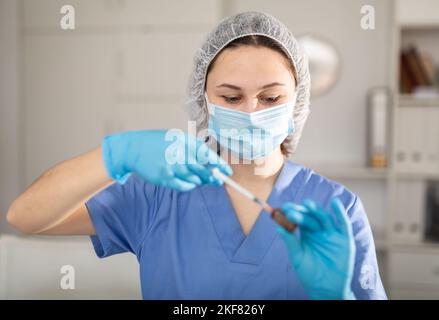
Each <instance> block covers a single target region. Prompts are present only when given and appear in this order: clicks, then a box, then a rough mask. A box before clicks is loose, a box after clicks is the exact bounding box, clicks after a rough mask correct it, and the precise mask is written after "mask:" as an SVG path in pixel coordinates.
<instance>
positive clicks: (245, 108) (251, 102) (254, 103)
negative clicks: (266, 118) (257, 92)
mask: <svg viewBox="0 0 439 320" xmlns="http://www.w3.org/2000/svg"><path fill="white" fill-rule="evenodd" d="M257 109H258V99H248V100H247V101H245V103H243V104H242V106H241V108H240V111H242V112H247V113H251V112H254V111H256V110H257Z"/></svg>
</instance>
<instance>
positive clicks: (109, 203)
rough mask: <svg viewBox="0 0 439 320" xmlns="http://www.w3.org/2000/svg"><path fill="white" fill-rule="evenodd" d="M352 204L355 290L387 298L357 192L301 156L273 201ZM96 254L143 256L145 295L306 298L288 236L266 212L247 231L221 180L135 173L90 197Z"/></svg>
mask: <svg viewBox="0 0 439 320" xmlns="http://www.w3.org/2000/svg"><path fill="white" fill-rule="evenodd" d="M334 196H337V197H339V198H340V199H341V200H342V202H343V203H344V205H345V207H346V208H347V212H348V215H349V217H350V220H351V223H352V226H353V231H354V235H355V243H356V248H357V250H356V259H355V271H354V277H353V281H352V289H353V292H354V294H355V296H356V298H357V299H385V298H386V294H385V291H384V289H383V286H382V283H381V280H380V277H379V272H378V266H377V260H376V253H375V246H374V241H373V237H372V232H371V229H370V225H369V222H368V220H367V217H366V213H365V210H364V208H363V205H362V203H361V201H360V199H359V198H358V196H356V195H355V194H353V193H352V192H351V191H349V190H348V189H346V188H345V187H343V186H342V185H340V184H338V183H336V182H334V181H331V180H329V179H326V178H324V177H322V176H321V175H319V174H317V173H316V172H314V171H313V170H311V169H308V168H306V167H304V166H302V165H300V164H298V163H295V162H292V161H286V162H285V164H284V166H283V168H282V170H281V172H280V174H279V176H278V178H277V180H276V183H275V185H274V187H273V189H272V192H271V194H270V195H269V198H268V202H269V203H270V204H271V205H272V206H274V207H280V206H281V205H282V204H283V203H284V202H287V201H292V202H296V203H302V202H303V200H304V199H306V198H310V199H313V200H315V201H316V202H317V203H319V204H320V205H321V206H323V207H326V208H329V201H330V199H331V198H332V197H334ZM86 205H87V208H88V211H89V214H90V217H91V219H92V222H93V225H94V227H95V229H96V235H95V236H92V237H91V240H92V243H93V245H94V248H95V251H96V253H97V255H98V256H99V257H101V258H102V257H108V256H111V255H113V254H117V253H122V252H132V253H134V254H135V255H136V256H137V259H138V261H139V263H140V279H141V287H142V294H143V298H144V299H307V295H306V293H305V291H304V289H303V287H302V285H301V283H300V279H299V278H298V276H297V274H296V273H295V271H294V268H293V267H292V266H291V264H290V262H289V260H288V256H287V250H286V246H285V243H284V242H283V240H282V239H281V237H280V236H279V235H278V233H277V232H276V226H277V225H276V224H275V222H274V221H273V220H272V219H271V218H270V216H269V215H268V214H265V213H262V214H260V215H259V216H258V218H257V220H256V222H255V224H254V226H253V228H252V229H251V231H250V233H249V234H248V235H247V236H245V235H244V233H243V231H242V229H241V226H240V223H239V220H238V219H237V216H236V214H235V212H234V209H233V207H232V205H231V202H230V200H229V198H228V195H227V192H226V190H225V189H224V187H218V186H213V185H203V186H200V187H197V188H195V189H193V190H192V191H189V192H177V191H175V190H171V189H168V188H164V187H160V186H155V185H152V184H149V183H147V182H145V181H144V180H142V179H141V178H139V177H138V176H136V175H131V177H130V178H129V179H128V181H127V182H126V183H125V184H123V185H120V184H113V185H111V186H109V187H108V188H106V189H104V190H103V191H101V192H99V193H98V194H96V195H95V196H94V197H93V198H91V199H90V200H89V201H88V202H87V203H86Z"/></svg>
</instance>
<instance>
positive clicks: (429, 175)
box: [394, 170, 439, 180]
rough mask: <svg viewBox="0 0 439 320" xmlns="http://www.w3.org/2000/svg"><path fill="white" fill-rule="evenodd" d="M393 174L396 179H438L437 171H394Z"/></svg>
mask: <svg viewBox="0 0 439 320" xmlns="http://www.w3.org/2000/svg"><path fill="white" fill-rule="evenodd" d="M394 176H395V177H396V178H398V179H421V180H428V179H431V180H439V170H438V172H402V171H396V172H395V173H394Z"/></svg>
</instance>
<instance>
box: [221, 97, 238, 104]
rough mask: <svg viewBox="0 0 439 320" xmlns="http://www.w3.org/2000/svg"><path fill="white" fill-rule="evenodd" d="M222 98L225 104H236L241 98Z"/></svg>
mask: <svg viewBox="0 0 439 320" xmlns="http://www.w3.org/2000/svg"><path fill="white" fill-rule="evenodd" d="M223 98H224V100H225V101H226V102H227V103H232V104H233V103H238V102H239V101H240V100H241V97H226V96H223Z"/></svg>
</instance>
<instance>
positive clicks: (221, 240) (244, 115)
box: [7, 12, 386, 299]
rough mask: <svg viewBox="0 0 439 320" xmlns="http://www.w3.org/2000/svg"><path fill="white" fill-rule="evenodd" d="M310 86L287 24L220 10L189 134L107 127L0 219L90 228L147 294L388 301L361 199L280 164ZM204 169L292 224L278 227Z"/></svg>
mask: <svg viewBox="0 0 439 320" xmlns="http://www.w3.org/2000/svg"><path fill="white" fill-rule="evenodd" d="M163 63H166V62H165V61H164V62H163ZM145 72H148V71H147V70H145ZM309 90H310V78H309V72H308V64H307V60H306V57H305V56H303V54H302V52H301V51H300V48H299V47H298V44H297V42H296V40H295V38H294V37H293V36H292V34H291V32H290V31H289V30H288V29H287V28H286V27H285V25H284V24H282V23H281V22H279V21H278V20H277V19H275V18H274V17H272V16H270V15H268V14H264V13H257V12H245V13H241V14H238V15H235V16H232V17H229V18H227V19H225V20H223V21H222V22H221V23H220V24H219V25H218V26H217V28H216V29H214V30H213V31H212V32H211V33H209V34H208V35H207V37H206V38H205V41H204V43H203V44H202V46H201V48H200V49H199V50H198V51H197V53H196V56H195V59H194V68H193V73H192V77H191V79H190V82H189V90H188V100H187V106H188V110H189V114H190V116H191V117H192V119H193V120H194V121H195V122H196V127H197V129H198V130H197V133H196V136H195V135H192V134H189V133H180V134H178V131H176V130H155V131H152V130H144V131H135V132H134V131H132V132H122V133H119V134H114V135H110V136H107V137H105V139H104V140H103V142H102V145H101V146H100V147H98V148H96V149H95V150H92V151H89V152H87V153H84V154H82V155H79V156H77V157H75V158H73V159H69V160H66V161H64V162H62V163H60V164H58V165H56V166H54V167H52V168H50V169H48V170H47V171H46V172H45V173H43V174H42V175H41V176H40V177H39V178H38V179H37V180H36V181H35V182H34V183H33V184H32V185H31V186H30V187H29V188H28V189H27V190H26V191H25V192H24V193H23V194H21V195H20V196H19V197H18V198H17V199H16V200H15V201H14V202H13V203H12V205H11V206H10V209H9V211H8V216H7V217H8V221H9V223H10V224H12V225H13V226H15V227H16V228H17V229H19V230H21V231H22V232H24V233H30V234H44V235H90V236H91V241H92V243H93V245H94V249H95V251H96V253H97V255H98V256H99V257H101V258H103V257H108V256H111V255H114V254H118V253H122V252H132V253H133V254H135V255H136V256H137V259H138V261H139V263H140V280H141V287H142V294H143V297H144V298H145V299H385V298H386V294H385V291H384V289H383V286H382V283H381V280H380V276H379V271H378V266H377V260H376V253H375V246H374V241H373V237H372V232H371V229H370V225H369V223H368V220H367V217H366V213H365V210H364V207H363V205H362V202H361V200H360V198H359V197H358V196H357V195H355V194H354V193H352V192H351V191H349V190H348V189H346V188H345V187H343V186H342V185H340V184H338V183H337V182H334V181H331V180H329V179H326V178H325V177H322V176H321V175H319V174H317V173H316V172H314V171H313V170H311V169H309V168H306V167H304V166H302V165H300V164H298V163H295V162H293V161H291V160H287V158H290V157H291V156H292V155H293V154H294V152H295V150H296V147H297V144H298V141H299V139H300V136H301V134H302V129H303V126H304V123H305V121H306V119H307V116H308V113H309V95H310V94H309ZM213 168H218V169H219V170H221V171H222V172H223V173H224V174H226V175H229V176H231V178H232V179H234V180H235V181H236V182H238V183H240V184H241V185H243V186H244V187H246V188H247V189H249V190H250V191H252V192H253V193H254V194H255V195H256V196H257V197H259V198H261V199H263V200H266V201H267V202H268V203H269V204H270V205H271V206H273V207H276V208H282V210H283V211H284V213H285V214H286V215H287V218H288V219H290V220H291V221H292V222H294V223H295V224H296V225H297V226H298V228H297V229H296V230H295V231H294V232H291V233H290V232H288V231H287V230H285V229H283V228H282V227H280V226H278V225H277V224H276V223H275V221H274V220H272V219H271V218H270V216H269V215H268V214H266V213H264V212H262V211H261V209H260V207H258V206H257V205H256V204H254V203H252V202H250V201H249V200H248V199H246V198H245V197H243V196H242V195H241V194H239V193H237V192H236V191H234V190H233V189H231V188H229V187H228V185H224V184H223V183H222V181H220V180H218V179H217V178H216V177H214V176H213V175H212V172H211V169H213Z"/></svg>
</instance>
